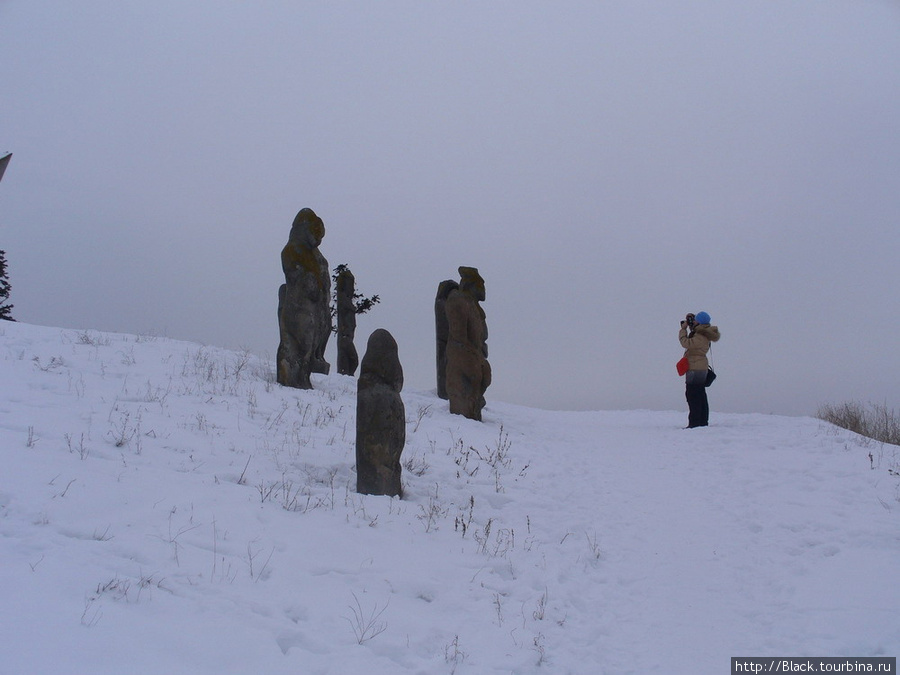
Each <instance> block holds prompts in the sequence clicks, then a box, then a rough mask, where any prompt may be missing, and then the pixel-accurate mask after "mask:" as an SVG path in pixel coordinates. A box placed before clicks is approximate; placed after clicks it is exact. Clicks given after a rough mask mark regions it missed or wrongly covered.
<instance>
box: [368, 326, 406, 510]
mask: <svg viewBox="0 0 900 675" xmlns="http://www.w3.org/2000/svg"><path fill="white" fill-rule="evenodd" d="M402 389H403V368H402V366H401V365H400V357H399V355H398V353H397V342H396V340H394V337H393V336H392V335H391V334H390V333H389V332H388V331H386V330H384V329H383V328H379V329H378V330H376V331H375V332H374V333H372V335H371V336H370V337H369V342H368V344H367V345H366V353H365V355H363V359H362V365H361V367H360V371H359V382H358V384H357V394H356V491H357V492H359V493H361V494H369V495H389V496H391V497H398V496H401V493H402V486H401V483H400V477H401V466H400V455H401V453H402V452H403V446H404V445H405V444H406V409H405V408H404V406H403V399H402V398H401V397H400V391H401V390H402Z"/></svg>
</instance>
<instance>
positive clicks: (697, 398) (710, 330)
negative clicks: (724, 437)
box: [678, 312, 720, 429]
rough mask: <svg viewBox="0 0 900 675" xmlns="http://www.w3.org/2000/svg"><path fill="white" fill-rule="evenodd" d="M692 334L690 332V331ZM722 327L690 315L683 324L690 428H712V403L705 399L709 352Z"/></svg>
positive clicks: (705, 316)
mask: <svg viewBox="0 0 900 675" xmlns="http://www.w3.org/2000/svg"><path fill="white" fill-rule="evenodd" d="M688 331H690V332H688ZM719 337H720V334H719V327H718V326H711V325H710V318H709V314H707V313H706V312H700V313H699V314H697V315H696V316H694V315H693V314H688V315H687V316H686V317H685V318H684V320H683V321H682V322H681V330H680V331H679V332H678V340H679V341H680V342H681V346H682V347H684V355H685V356H686V357H687V360H688V371H687V373H686V374H685V377H684V380H685V393H684V395H685V398H686V399H687V402H688V425H687V428H688V429H693V428H694V427H705V426H708V425H709V401H708V400H707V398H706V375H707V371H708V370H709V361H708V360H707V358H706V353H707V352H708V351H709V345H710V343H711V342H717V341H718V340H719Z"/></svg>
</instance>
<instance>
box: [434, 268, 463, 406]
mask: <svg viewBox="0 0 900 675" xmlns="http://www.w3.org/2000/svg"><path fill="white" fill-rule="evenodd" d="M457 288H459V284H458V283H456V282H455V281H453V280H452V279H448V280H447V281H442V282H441V283H440V284H438V290H437V295H436V296H435V298H434V332H435V337H436V342H437V345H436V346H437V395H438V398H442V399H445V400H446V399H447V398H449V396H448V395H447V335H448V333H449V331H450V329H449V328H448V326H447V310H446V307H445V305H446V303H447V296H448V295H450V292H451V291H455V290H456V289H457Z"/></svg>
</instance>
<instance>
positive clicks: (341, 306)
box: [335, 268, 359, 375]
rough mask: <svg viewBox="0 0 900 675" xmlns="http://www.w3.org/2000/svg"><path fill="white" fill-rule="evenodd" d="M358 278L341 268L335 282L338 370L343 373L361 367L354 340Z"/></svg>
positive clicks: (349, 373)
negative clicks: (354, 298) (354, 297)
mask: <svg viewBox="0 0 900 675" xmlns="http://www.w3.org/2000/svg"><path fill="white" fill-rule="evenodd" d="M355 293H356V279H354V277H353V272H351V271H350V270H348V269H347V268H344V269H341V270H340V272H339V273H338V275H337V281H336V282H335V295H336V296H337V300H336V303H335V304H336V305H337V306H336V308H335V314H336V318H337V371H338V373H340V374H341V375H355V374H356V369H357V368H358V367H359V354H358V353H357V351H356V345H355V344H353V340H354V338H355V336H356V305H355V304H354V302H353V296H354V295H355Z"/></svg>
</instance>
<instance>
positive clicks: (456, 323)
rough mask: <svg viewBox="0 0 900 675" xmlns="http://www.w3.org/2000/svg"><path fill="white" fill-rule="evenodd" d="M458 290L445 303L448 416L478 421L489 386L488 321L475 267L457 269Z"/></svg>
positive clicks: (480, 281)
mask: <svg viewBox="0 0 900 675" xmlns="http://www.w3.org/2000/svg"><path fill="white" fill-rule="evenodd" d="M459 275H460V281H459V288H457V289H456V290H453V291H451V292H450V294H449V295H448V296H447V300H446V302H445V303H444V309H445V311H446V314H447V328H448V335H447V371H446V372H447V394H448V396H449V398H450V412H451V413H455V414H457V415H464V416H465V417H468V418H469V419H473V420H478V421H481V410H482V408H484V406H485V400H484V392H485V391H486V390H487V388H488V387H489V386H490V384H491V364H490V363H488V360H487V355H488V349H487V337H488V331H487V321H486V319H485V314H484V310H483V309H482V308H481V305H480V304H478V303H479V302H482V301H483V300H484V299H485V290H484V279H482V278H481V275H480V274H478V270H477V269H475V268H474V267H460V268H459Z"/></svg>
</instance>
